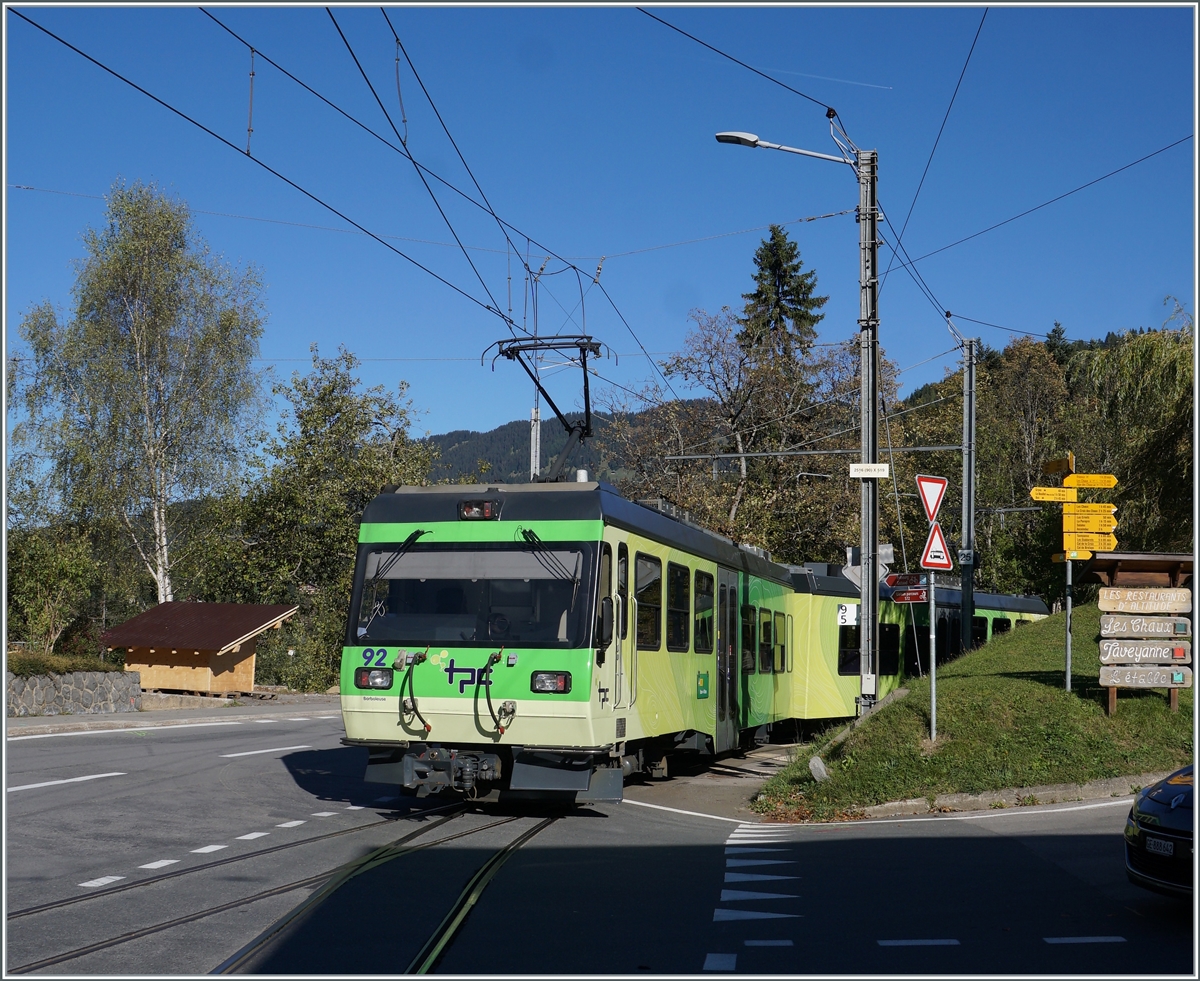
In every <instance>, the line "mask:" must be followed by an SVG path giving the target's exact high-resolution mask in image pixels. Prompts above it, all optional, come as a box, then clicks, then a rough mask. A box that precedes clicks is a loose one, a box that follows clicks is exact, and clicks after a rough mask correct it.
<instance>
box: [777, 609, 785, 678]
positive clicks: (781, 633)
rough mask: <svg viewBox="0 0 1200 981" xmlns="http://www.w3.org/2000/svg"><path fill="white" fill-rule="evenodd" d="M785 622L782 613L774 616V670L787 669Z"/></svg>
mask: <svg viewBox="0 0 1200 981" xmlns="http://www.w3.org/2000/svg"><path fill="white" fill-rule="evenodd" d="M787 653H788V652H787V622H786V621H785V620H784V616H783V614H782V613H776V614H775V670H776V671H783V670H784V669H785V668H786V667H787Z"/></svg>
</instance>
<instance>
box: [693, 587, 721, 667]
mask: <svg viewBox="0 0 1200 981" xmlns="http://www.w3.org/2000/svg"><path fill="white" fill-rule="evenodd" d="M722 588H724V587H722ZM714 615H715V613H714V611H713V577H712V576H710V575H709V574H708V573H707V572H700V571H697V572H696V628H695V629H696V653H697V654H711V653H712V649H713V634H714V631H713V623H714V620H713V617H714Z"/></svg>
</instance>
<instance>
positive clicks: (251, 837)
mask: <svg viewBox="0 0 1200 981" xmlns="http://www.w3.org/2000/svg"><path fill="white" fill-rule="evenodd" d="M270 833H271V832H270V831H251V832H250V833H249V834H248V835H238V836H237V838H235V839H234V840H235V841H253V840H254V839H255V838H265V837H266V836H267V835H269V834H270Z"/></svg>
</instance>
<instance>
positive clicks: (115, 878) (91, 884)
mask: <svg viewBox="0 0 1200 981" xmlns="http://www.w3.org/2000/svg"><path fill="white" fill-rule="evenodd" d="M124 878H125V876H123V875H104V876H101V877H100V878H99V879H88V881H87V882H81V883H79V884H80V885H81V886H83V887H84V888H85V889H95V888H97V887H99V886H107V885H108V884H109V883H110V882H120V881H121V880H122V879H124Z"/></svg>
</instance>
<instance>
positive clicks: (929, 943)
mask: <svg viewBox="0 0 1200 981" xmlns="http://www.w3.org/2000/svg"><path fill="white" fill-rule="evenodd" d="M875 942H876V943H877V944H879V946H880V947H957V946H959V943H958V941H957V940H876V941H875Z"/></svg>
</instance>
